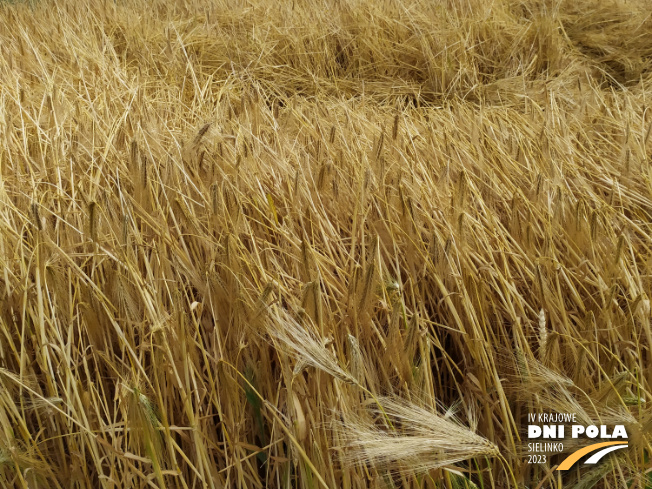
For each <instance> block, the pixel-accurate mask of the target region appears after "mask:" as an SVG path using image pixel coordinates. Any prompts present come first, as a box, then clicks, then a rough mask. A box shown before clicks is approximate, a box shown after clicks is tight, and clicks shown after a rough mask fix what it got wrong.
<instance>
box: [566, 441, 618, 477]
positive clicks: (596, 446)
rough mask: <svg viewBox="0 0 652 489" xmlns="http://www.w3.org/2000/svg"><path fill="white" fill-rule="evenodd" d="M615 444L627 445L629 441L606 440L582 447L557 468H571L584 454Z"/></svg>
mask: <svg viewBox="0 0 652 489" xmlns="http://www.w3.org/2000/svg"><path fill="white" fill-rule="evenodd" d="M613 445H623V448H624V446H626V445H627V442H622V441H606V442H603V443H595V444H593V445H589V446H588V447H584V448H580V449H579V450H578V451H576V452H573V453H571V454H570V455H569V456H568V457H566V458H565V459H564V461H563V462H562V463H561V464H559V467H557V470H568V469H570V468H571V467H572V466H573V464H575V462H577V461H578V460H579V459H581V458H582V457H583V456H584V455H587V454H589V453H591V452H595V451H596V450H599V449H600V448H604V447H610V446H613Z"/></svg>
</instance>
